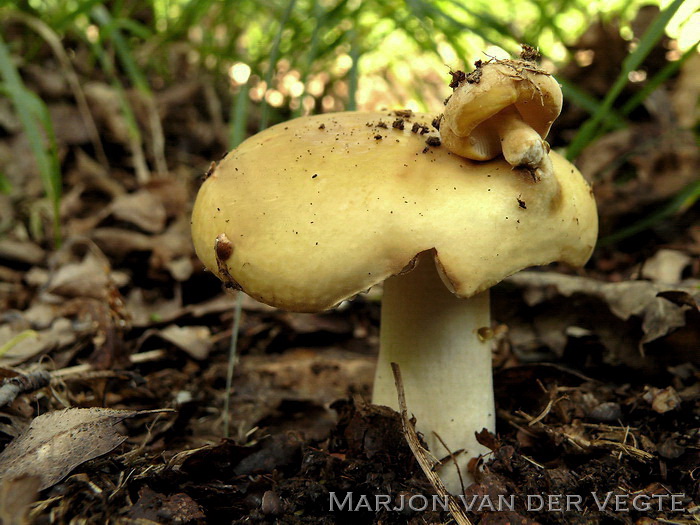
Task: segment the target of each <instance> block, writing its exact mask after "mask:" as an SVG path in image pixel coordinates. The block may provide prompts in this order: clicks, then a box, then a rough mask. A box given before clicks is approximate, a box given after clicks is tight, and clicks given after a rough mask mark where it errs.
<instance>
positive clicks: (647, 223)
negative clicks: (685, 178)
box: [598, 181, 700, 247]
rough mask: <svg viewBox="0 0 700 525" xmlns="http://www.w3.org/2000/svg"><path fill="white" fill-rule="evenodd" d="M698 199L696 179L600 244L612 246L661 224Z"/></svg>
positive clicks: (699, 193) (698, 186)
mask: <svg viewBox="0 0 700 525" xmlns="http://www.w3.org/2000/svg"><path fill="white" fill-rule="evenodd" d="M698 199H700V181H694V182H691V183H690V184H688V185H687V186H686V187H685V188H683V189H682V190H681V191H679V192H678V193H677V194H676V195H675V196H674V197H673V198H672V199H671V200H670V201H669V202H668V203H667V204H666V205H665V206H663V207H661V208H659V209H658V210H657V211H655V212H654V213H651V214H650V215H647V216H646V217H644V218H643V219H641V220H639V221H637V222H635V223H634V224H632V225H630V226H627V227H626V228H622V229H621V230H618V231H616V232H615V233H612V234H610V235H608V236H606V237H603V238H601V239H600V240H599V241H598V246H599V247H604V246H610V245H611V244H615V243H617V242H619V241H622V240H624V239H626V238H628V237H631V236H632V235H636V234H638V233H641V232H643V231H645V230H648V229H649V228H652V227H654V226H656V225H658V224H660V223H661V222H662V221H664V220H665V219H667V218H668V217H671V216H672V215H675V214H677V213H679V212H682V211H683V210H686V209H688V208H690V207H691V206H692V205H693V204H695V203H696V202H697V201H698Z"/></svg>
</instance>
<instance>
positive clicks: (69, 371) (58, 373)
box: [50, 349, 167, 380]
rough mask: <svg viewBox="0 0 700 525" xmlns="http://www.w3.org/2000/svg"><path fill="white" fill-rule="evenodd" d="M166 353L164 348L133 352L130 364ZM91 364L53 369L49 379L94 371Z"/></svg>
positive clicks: (144, 361) (145, 361) (157, 357)
mask: <svg viewBox="0 0 700 525" xmlns="http://www.w3.org/2000/svg"><path fill="white" fill-rule="evenodd" d="M166 355H167V353H166V351H165V350H162V349H161V350H149V351H148V352H141V353H140V354H134V355H132V356H130V360H131V364H132V365H136V364H139V363H147V362H149V361H157V360H158V359H162V358H163V357H165V356H166ZM94 371H95V370H94V369H93V368H92V365H89V364H83V365H76V366H70V367H68V368H61V369H59V370H53V371H52V372H50V374H51V380H55V379H63V378H65V377H68V376H76V375H83V374H87V373H90V372H94Z"/></svg>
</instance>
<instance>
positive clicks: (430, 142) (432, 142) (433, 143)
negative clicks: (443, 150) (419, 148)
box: [425, 137, 442, 148]
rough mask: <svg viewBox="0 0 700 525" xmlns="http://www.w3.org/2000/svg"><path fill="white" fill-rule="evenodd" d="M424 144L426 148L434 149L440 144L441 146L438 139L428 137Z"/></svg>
mask: <svg viewBox="0 0 700 525" xmlns="http://www.w3.org/2000/svg"><path fill="white" fill-rule="evenodd" d="M425 143H426V144H427V145H428V146H432V147H434V148H437V147H438V146H440V144H442V142H440V137H428V138H427V139H426V141H425Z"/></svg>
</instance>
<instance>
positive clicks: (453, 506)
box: [391, 363, 472, 525]
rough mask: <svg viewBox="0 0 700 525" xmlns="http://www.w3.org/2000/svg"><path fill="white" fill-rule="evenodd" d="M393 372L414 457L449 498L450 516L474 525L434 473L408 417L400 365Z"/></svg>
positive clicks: (440, 493) (441, 491) (392, 365)
mask: <svg viewBox="0 0 700 525" xmlns="http://www.w3.org/2000/svg"><path fill="white" fill-rule="evenodd" d="M391 370H392V372H393V373H394V383H395V384H396V392H397V393H398V396H399V410H400V413H401V425H402V427H403V433H404V436H405V437H406V441H407V442H408V446H409V447H410V449H411V452H413V455H414V456H415V457H416V460H418V464H419V465H420V468H421V470H422V471H423V473H424V474H425V475H426V477H427V478H428V481H430V484H431V485H432V486H433V488H434V489H435V491H436V492H437V493H438V495H440V496H441V497H443V498H447V503H448V508H449V511H450V514H451V515H452V517H453V518H454V520H455V522H457V524H458V525H472V522H471V521H469V518H468V517H467V516H466V514H464V511H463V510H462V509H461V508H460V507H459V505H458V504H457V501H455V499H454V498H453V497H452V496H451V495H450V494H449V493H448V492H447V489H446V488H445V484H444V483H443V482H442V480H441V479H440V476H438V475H437V474H436V473H435V472H434V471H433V466H434V465H433V464H431V461H430V459H429V453H428V451H427V450H425V449H424V448H423V446H422V445H421V444H420V441H419V440H418V435H417V434H416V429H415V428H413V425H412V424H411V420H410V419H409V417H408V410H407V408H406V393H405V392H404V389H403V380H402V379H401V369H400V368H399V365H398V363H391Z"/></svg>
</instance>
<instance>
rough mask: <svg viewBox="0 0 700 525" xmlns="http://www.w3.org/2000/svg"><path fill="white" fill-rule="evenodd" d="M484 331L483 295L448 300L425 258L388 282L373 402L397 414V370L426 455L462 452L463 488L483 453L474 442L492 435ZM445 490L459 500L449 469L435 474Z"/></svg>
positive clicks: (486, 303)
mask: <svg viewBox="0 0 700 525" xmlns="http://www.w3.org/2000/svg"><path fill="white" fill-rule="evenodd" d="M489 325H490V314H489V292H488V291H486V292H483V293H480V294H478V295H476V296H474V297H471V298H469V299H460V298H458V297H456V296H455V295H453V294H452V293H451V292H450V291H449V290H448V289H447V288H446V287H445V284H444V283H443V282H442V280H441V279H440V277H439V275H438V273H437V271H436V269H435V264H434V262H433V260H432V256H431V255H424V256H422V257H421V258H420V259H419V261H418V264H417V265H416V268H415V269H414V270H413V271H411V272H409V273H406V274H404V275H399V276H395V277H391V278H389V279H387V280H386V281H385V283H384V296H383V299H382V317H381V327H380V328H381V340H380V351H379V362H378V365H377V373H376V377H375V381H374V393H373V397H372V402H373V403H375V404H378V405H386V406H390V407H392V408H394V409H398V400H397V394H396V387H395V385H394V377H393V374H392V371H391V363H392V362H395V363H398V364H399V366H400V367H401V374H402V376H403V384H404V388H405V390H406V406H407V408H408V413H409V415H411V414H413V415H414V416H415V417H416V425H417V429H418V431H419V432H421V433H423V435H424V437H425V441H426V443H427V445H428V447H429V448H430V451H431V452H432V454H433V455H434V456H435V457H437V458H438V459H441V458H443V457H445V456H447V455H448V452H447V450H445V447H443V445H442V444H441V443H440V441H439V440H438V439H437V437H436V436H435V434H434V433H437V434H439V436H440V438H441V439H442V441H444V442H445V444H446V445H447V447H448V448H449V449H450V450H451V451H452V452H457V451H458V450H463V452H462V453H461V454H459V455H458V456H457V462H458V464H459V468H460V470H461V472H462V477H463V480H464V483H465V486H466V485H469V483H471V482H472V481H473V479H472V478H471V477H470V476H469V474H468V472H467V464H468V462H469V460H470V458H472V457H476V456H477V455H479V454H483V453H485V452H487V449H486V448H485V447H483V446H481V445H479V444H478V443H477V441H476V438H475V436H474V433H475V432H478V431H480V430H481V429H482V428H487V429H488V430H490V431H492V432H493V431H495V408H494V398H493V380H492V375H491V345H490V343H489V342H488V341H486V342H485V341H482V340H481V339H480V338H479V336H478V335H477V331H478V329H479V328H483V327H488V326H489ZM438 473H439V475H440V477H441V478H442V480H443V481H444V483H445V485H446V486H447V489H448V490H449V491H450V492H451V493H453V494H456V493H460V492H461V486H460V482H459V476H458V474H457V469H456V468H455V465H454V463H453V462H452V461H448V462H447V463H446V464H444V466H443V467H442V468H441V470H440V471H439V472H438Z"/></svg>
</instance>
